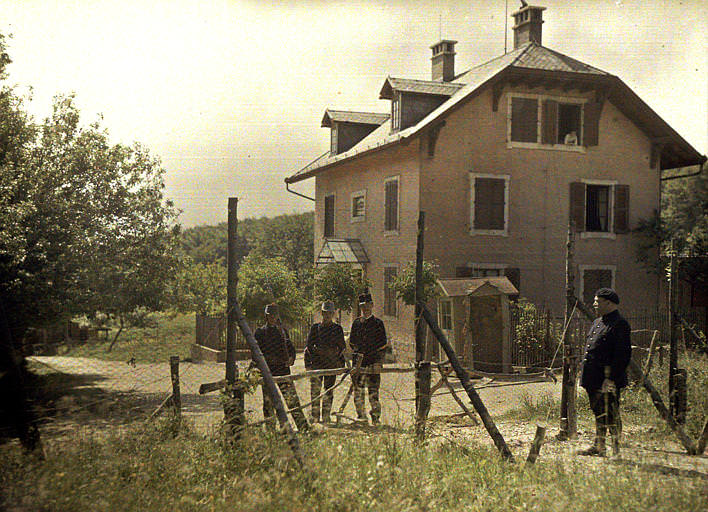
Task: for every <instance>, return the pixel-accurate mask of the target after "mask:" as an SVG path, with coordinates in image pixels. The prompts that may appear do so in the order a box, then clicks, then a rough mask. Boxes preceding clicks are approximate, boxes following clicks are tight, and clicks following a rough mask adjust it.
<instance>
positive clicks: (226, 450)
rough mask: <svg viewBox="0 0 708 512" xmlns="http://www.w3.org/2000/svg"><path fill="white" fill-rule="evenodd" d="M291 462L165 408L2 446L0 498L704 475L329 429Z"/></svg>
mask: <svg viewBox="0 0 708 512" xmlns="http://www.w3.org/2000/svg"><path fill="white" fill-rule="evenodd" d="M302 445H303V449H304V451H305V453H306V456H307V466H306V467H305V468H300V467H298V466H297V465H296V464H295V463H294V461H293V459H292V457H291V453H290V451H289V448H288V446H287V445H286V444H285V443H284V442H283V440H282V438H281V437H280V436H278V435H276V434H273V433H270V432H268V431H265V432H263V431H260V430H256V431H252V432H247V433H246V434H245V437H244V439H242V440H241V441H240V442H236V443H226V442H224V441H223V438H222V437H221V435H220V434H219V433H218V432H214V433H213V434H212V435H208V436H203V435H198V434H196V433H195V432H194V431H192V430H191V429H189V428H180V429H176V428H175V424H174V422H172V421H171V420H169V419H166V420H163V421H160V422H158V423H155V424H152V425H149V426H147V427H140V428H137V427H136V428H134V429H131V430H128V431H127V432H126V431H123V433H122V434H120V435H108V436H105V437H97V436H93V437H84V436H81V435H75V436H74V437H72V438H69V439H66V440H64V441H62V442H58V441H57V442H53V443H51V444H49V446H48V447H47V457H46V460H45V461H39V460H34V459H31V458H30V459H28V458H27V457H26V456H24V455H23V454H22V453H21V452H20V449H19V448H18V447H15V446H4V447H0V464H2V467H3V468H4V471H2V473H0V496H3V497H4V498H0V500H3V499H4V501H0V508H2V507H3V506H4V507H6V508H8V509H9V508H11V507H17V508H18V509H20V510H57V511H64V510H65V511H76V510H92V511H120V510H134V511H145V512H151V511H163V510H165V511H173V510H180V511H201V510H215V511H222V510H223V511H227V510H228V511H233V510H239V511H262V510H269V511H270V510H273V511H279V510H286V511H288V510H322V511H332V510H336V511H339V510H341V511H359V510H361V511H364V510H367V511H368V510H386V511H404V510H406V511H407V510H489V511H517V510H519V511H520V510H538V511H550V512H552V511H562V512H567V511H569V510H572V511H595V510H622V511H629V512H631V511H637V512H639V511H641V512H644V511H646V510H653V511H655V510H656V511H659V510H667V511H668V510H670V511H672V512H679V511H696V510H705V507H706V506H708V498H706V496H707V495H706V491H707V490H708V487H707V486H706V483H705V481H701V480H699V479H686V478H679V477H670V476H661V477H658V476H657V475H656V474H654V473H651V472H646V471H643V470H640V469H637V468H633V467H624V466H615V465H606V467H604V468H603V470H602V471H599V472H596V473H593V474H589V473H588V471H587V466H583V465H581V463H580V462H577V461H574V460H570V461H569V462H568V463H567V464H566V465H560V464H556V463H551V462H544V461H543V460H540V461H539V462H538V463H537V464H536V465H535V466H533V467H530V468H529V467H525V466H524V465H523V464H522V463H516V464H509V463H506V462H504V461H502V460H501V458H500V457H499V455H498V453H497V452H496V451H493V450H492V449H490V448H483V447H480V446H478V445H475V444H473V443H472V442H460V441H455V442H452V441H441V442H438V443H431V444H430V445H428V446H421V445H419V444H416V443H415V442H414V441H413V440H412V438H411V437H409V436H406V435H404V436H402V435H400V434H388V433H383V434H373V433H372V434H362V433H358V432H357V433H353V432H351V431H336V430H335V431H331V432H329V433H326V434H322V435H317V436H309V437H303V438H302Z"/></svg>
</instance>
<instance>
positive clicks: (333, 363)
mask: <svg viewBox="0 0 708 512" xmlns="http://www.w3.org/2000/svg"><path fill="white" fill-rule="evenodd" d="M321 309H322V322H320V323H318V324H313V325H312V327H311V328H310V332H309V334H308V335H307V346H306V347H305V368H306V369H308V370H309V369H313V370H325V369H329V368H343V367H344V356H343V355H342V353H343V352H344V331H343V330H342V326H340V325H339V324H336V323H334V322H333V321H332V317H333V316H334V304H333V303H332V302H330V301H326V302H323V303H322V308H321ZM336 379H337V376H336V375H323V376H321V377H311V378H310V396H311V397H312V414H311V417H310V421H311V422H313V423H314V422H316V421H320V400H319V399H318V398H317V397H318V396H319V395H320V392H321V389H322V385H323V384H324V389H325V390H327V391H326V393H325V395H324V397H323V400H322V421H323V422H324V423H329V422H330V416H329V415H330V412H331V410H332V400H333V398H334V391H333V390H332V389H331V388H332V387H333V386H334V383H335V381H336Z"/></svg>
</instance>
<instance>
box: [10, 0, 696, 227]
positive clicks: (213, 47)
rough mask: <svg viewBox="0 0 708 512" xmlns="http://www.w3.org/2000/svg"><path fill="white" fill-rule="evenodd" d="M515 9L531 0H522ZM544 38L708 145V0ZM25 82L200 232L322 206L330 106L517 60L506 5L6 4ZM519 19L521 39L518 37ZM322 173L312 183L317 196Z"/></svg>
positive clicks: (571, 27)
mask: <svg viewBox="0 0 708 512" xmlns="http://www.w3.org/2000/svg"><path fill="white" fill-rule="evenodd" d="M508 3H509V14H511V12H513V11H514V10H516V9H517V8H518V6H519V2H518V1H515V0H509V2H508ZM530 3H533V4H539V5H544V6H545V7H547V10H546V11H545V12H544V20H545V23H544V25H543V43H544V46H547V47H549V48H552V49H554V50H557V51H559V52H561V53H564V54H566V55H569V56H571V57H574V58H577V59H579V60H581V61H583V62H585V63H588V64H591V65H593V66H595V67H598V68H600V69H603V70H605V71H607V72H609V73H612V74H615V75H618V76H619V77H620V78H622V79H623V80H624V81H625V82H626V83H627V84H628V85H629V86H630V87H631V88H632V89H633V90H634V91H635V92H636V93H637V94H639V96H640V97H641V98H642V99H643V100H644V101H646V102H647V103H648V104H649V105H650V106H651V107H652V108H653V109H654V110H655V111H656V112H657V113H658V114H659V115H660V116H662V117H663V118H664V119H665V120H666V121H667V122H668V123H669V124H670V125H671V126H673V127H674V128H675V129H676V130H677V131H678V132H679V133H680V134H681V135H682V136H683V137H684V138H686V139H687V140H688V141H689V142H690V143H691V144H692V145H693V146H694V147H695V148H696V149H697V150H698V151H699V152H701V153H702V154H706V153H708V36H707V34H708V2H706V1H704V0H682V1H679V0H667V1H650V0H644V1H634V0H632V1H623V0H576V1H573V2H568V1H567V0H539V1H538V2H530ZM0 8H1V9H2V18H0V31H2V32H3V33H4V34H6V35H8V34H12V38H11V39H10V40H9V41H8V44H9V49H10V54H11V56H12V58H13V60H14V63H13V64H12V65H11V67H10V69H9V71H10V80H11V82H12V83H16V84H17V85H18V86H19V89H20V91H22V90H26V87H27V86H30V85H31V86H32V87H33V98H34V99H33V102H32V104H31V111H32V112H33V113H34V114H35V116H37V118H43V117H45V116H46V115H47V114H48V113H49V111H50V105H51V101H52V97H53V96H54V95H55V94H57V93H68V92H72V91H74V92H76V95H77V102H78V105H79V107H80V108H81V110H82V112H83V115H84V121H85V122H87V123H88V122H90V121H93V120H94V119H95V118H96V116H97V115H98V114H99V113H101V114H103V118H104V125H105V126H106V127H107V128H108V129H109V131H110V134H111V136H112V138H113V140H114V141H115V142H119V141H120V142H124V143H131V142H132V141H136V140H137V141H140V142H142V143H144V144H145V145H147V146H148V147H150V148H151V150H152V152H153V153H155V154H156V155H158V156H160V157H161V159H162V162H163V165H164V167H165V168H166V170H167V174H166V184H167V195H168V196H169V197H171V198H173V199H174V200H175V202H176V204H177V206H178V207H179V208H181V209H182V210H183V214H182V216H181V220H182V223H183V224H184V225H185V226H191V225H195V224H205V223H208V224H212V223H216V222H220V221H224V220H226V204H227V197H229V196H238V197H239V198H240V200H239V217H241V218H244V217H249V216H261V215H268V216H273V215H277V214H280V213H292V212H301V211H307V210H311V209H312V208H313V206H312V203H311V202H309V201H306V200H304V199H300V198H298V197H296V196H293V195H291V194H288V193H287V192H286V191H285V186H284V183H283V179H284V178H285V177H286V176H287V175H289V174H291V173H292V172H294V171H296V170H297V169H299V168H301V167H302V166H304V165H305V164H307V163H308V162H309V161H311V160H313V159H314V158H315V157H317V156H319V155H320V154H322V153H323V152H324V151H326V150H327V149H328V146H329V133H328V130H327V129H325V128H320V121H321V118H322V114H323V113H324V110H325V108H328V107H329V108H335V109H343V110H347V109H348V110H369V111H377V112H387V111H388V108H389V105H388V102H385V101H382V100H378V99H377V98H378V92H379V90H380V88H381V85H382V84H383V81H384V79H385V78H386V76H387V75H392V76H402V77H409V78H422V79H429V78H430V50H429V46H430V45H431V44H433V43H434V42H436V41H437V40H438V39H439V37H440V35H442V37H443V38H447V39H455V40H457V41H459V43H458V45H457V47H456V50H457V60H456V69H457V70H458V71H462V70H464V69H467V68H469V67H470V66H473V65H477V64H480V63H482V62H484V61H486V60H489V59H490V58H493V57H495V56H497V55H500V54H501V53H503V52H504V19H505V15H504V9H505V2H504V0H497V1H491V0H467V1H463V0H426V1H423V0H420V1H412V0H406V1H398V0H392V1H385V2H384V1H347V2H325V1H309V2H308V1H289V2H288V1H283V2H278V1H273V2H264V1H243V0H232V1H211V0H201V1H186V0H185V1H181V0H165V1H153V0H141V1H133V0H117V1H99V0H85V1H78V0H74V1H71V0H63V1H48V0H45V1H33V0H0ZM511 25H512V24H511V20H510V23H509V27H508V34H509V46H510V47H511V45H512V44H513V43H512V41H513V38H512V35H511ZM313 185H314V183H313V180H310V181H308V182H305V183H300V184H297V185H295V188H296V189H297V190H299V191H301V192H304V193H306V194H312V193H313V188H314V187H313Z"/></svg>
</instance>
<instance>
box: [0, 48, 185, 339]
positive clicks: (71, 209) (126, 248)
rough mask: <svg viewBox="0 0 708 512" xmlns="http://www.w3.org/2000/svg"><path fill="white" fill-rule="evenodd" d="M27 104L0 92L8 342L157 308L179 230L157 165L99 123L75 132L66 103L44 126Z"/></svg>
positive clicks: (68, 100) (73, 110)
mask: <svg viewBox="0 0 708 512" xmlns="http://www.w3.org/2000/svg"><path fill="white" fill-rule="evenodd" d="M2 43H3V40H1V39H0V47H2ZM0 50H2V51H0V55H5V52H4V47H2V48H0ZM8 62H9V59H8V58H5V57H1V58H0V66H2V67H0V75H3V76H4V66H6V65H7V63H8ZM24 101H25V99H24V98H21V97H18V96H17V95H16V94H15V92H14V90H13V89H11V88H9V87H7V86H5V87H3V88H2V92H1V94H0V294H1V295H2V297H3V300H4V302H5V305H6V308H7V310H8V316H9V318H11V322H12V329H13V330H14V335H15V337H21V336H22V334H23V332H24V330H25V329H26V327H28V326H30V325H31V326H39V325H42V324H46V323H51V322H54V321H56V320H58V319H60V318H62V317H66V316H69V315H72V314H76V313H91V312H93V311H95V310H103V311H106V312H109V313H112V314H114V315H120V316H125V315H126V314H127V313H129V312H130V311H133V310H135V309H136V308H139V307H143V308H148V309H158V308H160V307H162V306H163V305H164V303H165V300H166V293H165V292H166V284H167V281H168V278H169V277H170V275H171V269H173V268H174V266H175V264H176V258H175V251H174V247H175V242H176V237H177V235H178V229H177V227H176V225H175V220H176V216H177V211H176V210H175V208H174V206H173V205H172V203H171V202H170V201H166V200H165V198H164V196H163V190H164V182H163V175H164V170H163V169H162V167H161V166H160V162H159V160H158V159H157V158H155V157H153V156H152V155H150V153H149V151H148V150H147V149H146V148H144V147H143V146H141V145H139V144H134V145H132V146H126V145H122V144H111V143H110V141H109V136H108V133H107V131H106V130H105V129H104V128H102V127H101V124H100V120H98V121H96V122H94V123H92V124H90V125H89V126H82V124H81V120H80V113H79V111H78V109H77V107H76V105H75V102H74V98H73V96H58V97H56V98H55V101H54V107H53V112H52V114H51V115H50V116H49V117H48V118H47V119H46V120H45V121H44V122H43V123H41V124H36V123H34V122H33V120H32V119H31V118H30V117H29V116H28V115H27V114H26V112H25V110H24Z"/></svg>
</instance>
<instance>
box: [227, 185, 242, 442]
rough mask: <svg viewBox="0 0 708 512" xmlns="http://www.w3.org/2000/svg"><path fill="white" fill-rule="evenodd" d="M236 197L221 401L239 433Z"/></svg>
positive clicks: (232, 209) (230, 231) (230, 227)
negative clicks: (224, 391)
mask: <svg viewBox="0 0 708 512" xmlns="http://www.w3.org/2000/svg"><path fill="white" fill-rule="evenodd" d="M237 207H238V198H236V197H229V217H228V239H227V247H226V265H227V282H226V382H227V384H228V390H227V393H228V394H229V397H228V400H226V401H225V402H224V416H225V418H226V425H228V427H229V429H230V430H231V435H233V436H238V435H239V434H238V432H239V431H240V429H239V427H240V426H241V425H243V424H244V423H245V418H244V400H243V391H242V390H241V389H239V386H237V385H236V379H237V376H238V369H237V368H236V317H235V315H234V305H235V304H236V290H237V288H238V261H237V259H236V251H237V237H238V216H237Z"/></svg>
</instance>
